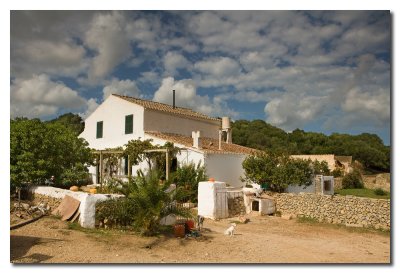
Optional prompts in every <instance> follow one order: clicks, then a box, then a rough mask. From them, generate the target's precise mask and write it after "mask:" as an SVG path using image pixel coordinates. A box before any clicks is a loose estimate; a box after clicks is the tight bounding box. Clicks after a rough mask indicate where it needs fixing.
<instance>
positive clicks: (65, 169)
mask: <svg viewBox="0 0 400 273" xmlns="http://www.w3.org/2000/svg"><path fill="white" fill-rule="evenodd" d="M91 163H92V156H91V153H90V149H89V148H88V143H87V142H86V141H85V140H84V139H83V138H78V137H77V135H76V133H75V132H73V131H72V130H71V129H69V128H67V127H65V126H63V125H61V124H59V123H45V122H41V121H40V120H39V119H32V120H29V119H26V118H17V119H15V120H11V121H10V176H11V183H12V185H19V184H20V183H22V182H32V183H35V184H41V183H43V182H44V181H45V179H47V178H49V177H50V176H51V175H54V176H55V177H56V181H58V182H61V181H62V180H63V179H64V178H65V177H67V176H69V177H70V176H71V171H74V170H75V171H77V172H78V173H80V174H81V175H82V176H85V177H80V178H82V179H86V178H87V168H86V167H85V166H86V165H88V164H91Z"/></svg>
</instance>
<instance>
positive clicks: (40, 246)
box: [10, 216, 390, 263]
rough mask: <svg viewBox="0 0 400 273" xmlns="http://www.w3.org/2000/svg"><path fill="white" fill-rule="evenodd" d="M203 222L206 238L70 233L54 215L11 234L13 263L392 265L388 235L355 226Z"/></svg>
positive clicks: (265, 219)
mask: <svg viewBox="0 0 400 273" xmlns="http://www.w3.org/2000/svg"><path fill="white" fill-rule="evenodd" d="M234 220H237V219H236V218H231V219H224V220H220V221H212V220H208V219H206V220H205V221H204V229H203V233H202V234H203V236H201V237H198V238H197V239H195V238H175V237H173V236H172V235H171V236H164V235H160V236H159V237H141V236H138V235H135V234H133V233H131V232H121V231H104V230H94V231H93V230H86V231H82V230H76V229H69V228H68V224H67V223H66V222H62V221H61V220H59V219H56V218H53V217H44V218H41V219H40V220H38V221H36V222H34V223H31V224H29V225H26V226H23V227H21V228H19V229H15V230H11V231H10V235H11V257H10V261H11V262H12V263H389V262H390V236H389V234H384V233H380V232H373V231H356V230H355V229H354V228H353V229H349V228H338V227H335V226H329V225H321V224H312V223H299V222H297V220H284V219H282V218H279V217H273V216H262V217H260V216H251V217H250V222H249V223H247V224H238V225H237V227H236V230H235V231H236V233H235V235H234V236H232V237H230V236H226V235H224V234H223V232H224V230H225V229H226V228H227V227H228V226H229V223H230V222H231V221H234Z"/></svg>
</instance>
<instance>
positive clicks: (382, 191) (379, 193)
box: [374, 188, 387, 196]
mask: <svg viewBox="0 0 400 273" xmlns="http://www.w3.org/2000/svg"><path fill="white" fill-rule="evenodd" d="M374 193H375V194H376V195H381V196H383V195H386V194H387V192H386V191H384V190H383V189H381V188H377V189H375V190H374Z"/></svg>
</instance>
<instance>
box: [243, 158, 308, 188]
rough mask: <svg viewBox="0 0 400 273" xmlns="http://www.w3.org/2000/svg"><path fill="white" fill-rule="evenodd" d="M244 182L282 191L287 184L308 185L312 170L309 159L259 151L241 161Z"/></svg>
mask: <svg viewBox="0 0 400 273" xmlns="http://www.w3.org/2000/svg"><path fill="white" fill-rule="evenodd" d="M242 165H243V169H244V170H245V177H244V179H242V180H243V181H244V182H254V183H257V184H264V183H266V184H268V186H269V188H270V189H271V190H272V191H277V192H283V191H284V190H285V189H286V188H287V187H288V185H299V186H309V185H310V184H311V183H312V181H311V177H312V174H313V170H312V168H311V161H310V160H302V159H292V158H290V157H289V156H288V155H285V154H279V153H269V154H267V153H259V154H256V155H250V156H248V157H247V158H246V159H245V160H244V161H243V163H242Z"/></svg>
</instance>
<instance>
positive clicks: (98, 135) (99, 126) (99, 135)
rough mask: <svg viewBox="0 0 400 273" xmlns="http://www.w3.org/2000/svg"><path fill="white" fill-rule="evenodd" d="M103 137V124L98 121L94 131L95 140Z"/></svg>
mask: <svg viewBox="0 0 400 273" xmlns="http://www.w3.org/2000/svg"><path fill="white" fill-rule="evenodd" d="M102 137H103V122H102V121H98V122H97V130H96V138H102Z"/></svg>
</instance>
